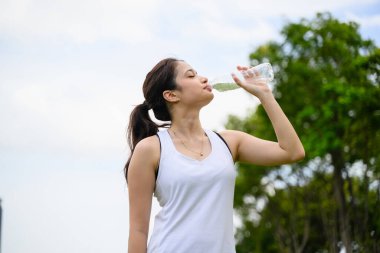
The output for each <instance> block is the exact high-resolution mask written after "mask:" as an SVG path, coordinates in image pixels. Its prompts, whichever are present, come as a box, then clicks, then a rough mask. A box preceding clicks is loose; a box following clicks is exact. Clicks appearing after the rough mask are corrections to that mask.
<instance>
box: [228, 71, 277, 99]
mask: <svg viewBox="0 0 380 253" xmlns="http://www.w3.org/2000/svg"><path fill="white" fill-rule="evenodd" d="M237 69H238V70H239V72H240V73H242V75H243V77H244V80H240V79H239V78H238V77H237V76H236V75H235V74H233V73H232V78H233V79H234V81H235V82H236V83H237V84H238V85H239V86H240V87H242V88H243V89H245V90H246V91H248V92H249V93H251V94H252V95H254V96H256V97H257V98H258V99H260V100H262V99H264V98H265V97H267V96H268V95H269V96H273V94H272V91H271V89H270V88H269V86H268V83H267V81H265V79H260V78H257V77H255V73H252V72H251V71H248V69H249V67H246V66H237Z"/></svg>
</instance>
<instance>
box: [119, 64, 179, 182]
mask: <svg viewBox="0 0 380 253" xmlns="http://www.w3.org/2000/svg"><path fill="white" fill-rule="evenodd" d="M178 61H179V60H177V59H175V58H167V59H163V60H161V61H160V62H159V63H157V64H156V66H154V67H153V69H152V70H151V71H150V72H149V73H148V74H147V75H146V78H145V81H144V84H143V87H142V90H143V94H144V98H145V101H144V102H143V103H142V104H140V105H137V106H136V107H135V108H134V109H133V111H132V113H131V115H130V118H129V125H128V130H127V139H128V145H129V148H130V150H131V153H130V155H129V158H128V161H127V163H126V164H125V166H124V173H125V179H126V180H127V181H128V167H129V163H130V161H131V157H132V154H133V151H134V149H135V147H136V145H137V143H138V142H139V141H141V140H142V139H144V138H146V137H149V136H152V135H155V134H156V133H157V132H158V128H159V127H164V126H168V125H170V123H164V124H161V125H159V124H157V123H155V122H153V120H152V119H151V118H150V116H149V110H150V109H152V110H153V113H154V116H155V117H156V118H157V119H158V120H161V121H171V116H170V113H169V110H168V107H167V104H166V100H165V99H164V97H163V92H164V91H165V90H175V89H176V87H177V86H176V83H175V78H176V66H177V62H178Z"/></svg>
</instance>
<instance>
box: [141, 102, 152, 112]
mask: <svg viewBox="0 0 380 253" xmlns="http://www.w3.org/2000/svg"><path fill="white" fill-rule="evenodd" d="M142 105H143V106H144V108H146V109H147V110H150V109H151V108H150V106H149V103H148V102H147V101H146V100H144V102H143V103H142Z"/></svg>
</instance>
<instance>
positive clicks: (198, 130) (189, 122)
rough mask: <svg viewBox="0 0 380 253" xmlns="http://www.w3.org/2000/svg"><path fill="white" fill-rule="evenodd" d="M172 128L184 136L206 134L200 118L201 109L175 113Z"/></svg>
mask: <svg viewBox="0 0 380 253" xmlns="http://www.w3.org/2000/svg"><path fill="white" fill-rule="evenodd" d="M170 128H171V129H173V130H174V131H176V133H179V134H180V135H181V136H184V137H190V136H202V135H203V134H204V131H203V128H202V125H201V121H200V120H199V111H197V112H187V113H178V112H177V113H173V114H172V124H171V127H170Z"/></svg>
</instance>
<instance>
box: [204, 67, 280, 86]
mask: <svg viewBox="0 0 380 253" xmlns="http://www.w3.org/2000/svg"><path fill="white" fill-rule="evenodd" d="M246 75H250V76H251V75H253V77H251V78H253V80H256V79H257V80H260V81H265V82H271V81H273V78H274V74H273V68H272V65H271V64H270V63H261V64H259V65H257V66H254V67H251V68H249V69H247V70H245V71H241V72H239V79H241V80H244V79H243V78H244V76H246ZM210 84H211V86H212V88H213V89H215V90H217V91H219V92H223V91H228V90H235V89H238V88H240V86H239V85H237V84H236V83H235V81H234V80H233V79H232V76H221V77H217V78H215V79H214V80H212V81H211V82H210Z"/></svg>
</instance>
